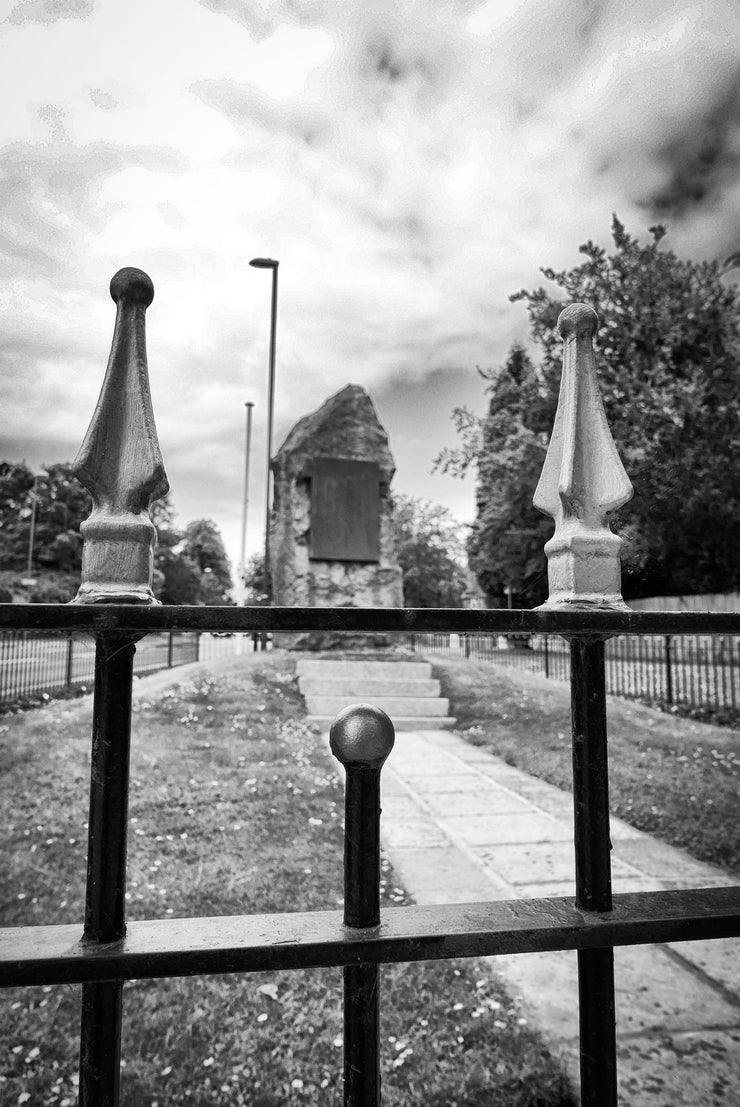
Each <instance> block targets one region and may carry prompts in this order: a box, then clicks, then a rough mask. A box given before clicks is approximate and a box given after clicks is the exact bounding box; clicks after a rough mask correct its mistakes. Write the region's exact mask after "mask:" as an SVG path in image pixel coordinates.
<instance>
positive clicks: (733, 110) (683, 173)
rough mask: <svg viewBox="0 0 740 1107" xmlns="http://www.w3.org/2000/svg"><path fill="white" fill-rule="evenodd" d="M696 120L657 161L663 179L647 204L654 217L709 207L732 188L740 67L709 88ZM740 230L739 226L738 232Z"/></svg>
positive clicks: (738, 139) (739, 164) (738, 156)
mask: <svg viewBox="0 0 740 1107" xmlns="http://www.w3.org/2000/svg"><path fill="white" fill-rule="evenodd" d="M713 92H714V96H713V98H712V101H711V102H710V103H709V104H707V105H706V107H705V109H704V111H703V112H702V114H701V116H700V117H699V119H698V120H691V121H690V123H688V125H687V126H686V127H685V128H684V129H683V131H682V132H681V133H680V134H678V135H675V136H672V137H671V139H670V141H668V142H666V144H665V145H664V146H663V147H662V148H660V149H659V150H658V152H657V158H658V160H659V162H660V163H661V165H662V166H663V167H664V169H665V172H666V176H667V180H666V182H665V183H664V184H663V185H662V186H661V188H660V189H659V190H658V191H657V192H655V193H654V194H653V195H651V196H649V197H648V198H647V200H646V201H645V206H646V207H647V208H649V209H651V210H652V211H653V212H654V213H655V214H656V215H668V216H670V215H677V216H684V215H686V214H687V212H688V211H689V210H690V209H692V208H695V207H697V206H699V205H702V204H712V203H713V202H714V201H715V200H717V198H718V197H719V196H720V195H721V194H722V193H723V192H724V191H725V189H726V188H728V187H731V186H735V185H736V184H737V179H738V170H739V169H740V66H738V70H737V72H736V73H735V74H734V75H733V77H732V78H731V80H730V81H729V82H728V85H727V87H726V88H723V87H721V86H720V87H719V88H717V89H715V90H713ZM737 229H738V230H740V228H737Z"/></svg>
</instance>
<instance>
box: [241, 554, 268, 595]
mask: <svg viewBox="0 0 740 1107" xmlns="http://www.w3.org/2000/svg"><path fill="white" fill-rule="evenodd" d="M244 587H245V590H246V591H245V596H244V602H245V604H247V606H249V607H265V606H266V605H268V604H269V600H270V597H269V594H268V591H267V579H266V577H265V555H264V554H263V553H257V554H252V556H251V557H250V558H248V560H247V564H246V565H245V567H244Z"/></svg>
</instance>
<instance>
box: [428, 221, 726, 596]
mask: <svg viewBox="0 0 740 1107" xmlns="http://www.w3.org/2000/svg"><path fill="white" fill-rule="evenodd" d="M665 233H666V232H665V228H663V227H661V226H656V227H652V228H650V235H651V241H650V242H648V243H647V244H640V243H639V242H638V241H637V240H636V239H635V238H633V237H632V236H631V235H629V234H628V233H627V232H626V230H625V228H624V226H623V225H622V224H621V223H620V221H619V220H618V219H617V218H616V216H615V217H614V219H613V222H612V238H613V243H614V250H613V252H612V253H607V251H606V250H604V249H602V248H601V247H599V246H596V245H595V244H594V243H593V242H587V243H586V244H585V245H583V246H581V248H580V250H581V253H582V254H583V255H585V259H586V260H585V261H584V262H583V263H582V264H581V265H579V266H577V267H575V268H573V269H569V270H562V271H555V270H553V269H543V270H542V273H543V276H545V277H546V278H547V280H549V281H551V282H553V283H554V284H555V285H556V286H557V289H558V290H559V292H560V293H561V294H562V293H564V294H565V296H564V298H563V297H562V295H557V296H555V295H552V294H551V293H550V291H548V290H546V289H545V288H543V287H540V288H537V289H535V290H534V291H526V290H522V291H520V292H517V293H515V294H514V295H513V296H512V297H511V299H512V300H521V301H522V302H524V303H525V304H526V308H527V312H528V315H529V324H530V337H531V340H532V344H533V347H534V349H535V350H536V351H537V353H538V357H537V359H536V361H535V360H533V358H531V357H530V356H529V355H528V354H527V353H526V351H525V350H524V349H523V348H522V347H521V346H519V345H515V346H514V347H513V348H512V350H511V351H510V353H509V356H508V358H507V360H506V362H505V364H504V365H503V366H501V368H500V369H498V370H493V371H489V372H485V373H483V374H482V375H483V376H484V378H485V379H486V380H487V382H488V384H487V389H486V391H487V395H488V413H487V415H486V416H485V417H484V418H483V419H482V420H477V419H476V417H475V416H473V415H472V414H471V413H470V412H469V411H467V410H465V409H457V410H456V411H455V412H454V413H453V418H454V419H455V423H456V426H457V429H458V431H459V433H460V435H461V443H460V447H459V448H458V449H457V450H450V451H444V452H443V453H442V454H440V456H439V457H438V459H437V465H438V466H439V467H440V468H442V469H443V470H445V471H448V472H452V473H457V474H458V475H462V474H463V473H464V472H465V471H466V470H467V469H468V468H469V467H470V466H471V465H475V466H476V468H477V473H478V489H477V518H476V522H475V525H474V528H473V532H472V536H471V539H470V543H469V553H470V559H471V566H472V567H473V568H474V570H475V572H476V573H477V575H478V579H479V580H480V583H481V586H482V587H483V588H484V590H485V591H486V593H487V595H488V597H489V599H490V601H491V602H493V603H500V602H501V596H502V594H503V590H504V587H505V586H506V585H507V584H509V585H511V586H512V587H513V588H514V590H515V592H517V593H518V594H519V602H521V603H522V604H534V603H539V602H541V601H542V600H543V599H544V598H545V596H546V594H547V584H546V581H547V573H546V562H545V556H544V553H543V552H542V545H543V544H544V541H545V540H546V538H547V537H549V535H550V534H551V533H552V523H551V521H550V520H548V519H543V517H542V516H540V515H539V514H538V513H537V512H536V511H535V509H534V508H533V507H532V504H531V500H532V495H533V493H534V489H535V487H536V484H537V480H538V479H539V474H540V471H541V468H542V463H543V461H544V456H545V451H546V446H547V441H548V438H549V434H550V431H551V429H552V421H553V417H554V413H555V408H556V406H557V396H558V388H559V381H560V370H561V358H562V348H561V340H560V338H559V336H558V334H557V330H556V323H557V318H558V315H559V313H560V311H561V310H562V309H563V307H564V306H566V305H567V304H568V303H572V302H575V301H581V302H585V303H588V304H590V305H591V306H592V307H593V308H594V309H595V310H596V312H597V314H598V316H599V319H600V327H599V331H598V335H597V368H598V375H599V381H600V385H601V392H602V395H603V398H604V406H605V408H606V414H607V419H608V420H609V424H610V426H611V429H612V433H613V435H614V438H615V441H616V443H617V446H618V448H619V451H620V453H621V455H622V459H623V461H624V464H625V468H626V470H627V472H628V474H629V476H630V478H631V480H632V482H633V484H634V487H635V496H634V498H633V500H632V501H630V503H629V504H627V505H626V506H625V507H624V508H622V509H621V511H620V512H619V513H617V515H616V516H615V518H614V520H613V522H614V529H615V530H616V531H618V532H619V533H621V534H622V535H623V537H624V538H625V539H626V544H625V548H624V554H623V591H624V594H625V596H626V597H628V598H630V597H637V596H648V595H661V594H680V593H686V594H688V593H701V592H710V591H722V590H727V589H733V588H738V587H740V559H738V557H737V553H736V551H737V549H738V548H739V546H738V543H739V542H740V451H738V448H737V443H738V441H740V416H739V414H738V407H739V404H738V399H739V392H740V368H739V364H738V363H739V359H740V292H739V291H738V288H737V287H736V286H734V285H732V284H729V283H725V282H723V280H722V274H723V271H724V270H725V269H726V268H728V263H725V264H724V265H723V263H720V262H692V261H684V260H681V259H679V258H678V257H677V256H676V255H675V254H674V253H673V252H672V251H670V250H666V249H663V248H661V241H662V239H663V238H664V236H665Z"/></svg>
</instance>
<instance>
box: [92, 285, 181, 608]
mask: <svg viewBox="0 0 740 1107" xmlns="http://www.w3.org/2000/svg"><path fill="white" fill-rule="evenodd" d="M110 294H111V296H112V298H113V299H114V300H115V302H116V307H117V310H116V324H115V330H114V333H113V345H112V347H111V352H110V358H109V361H108V369H107V371H106V374H105V379H104V381H103V387H102V389H101V392H100V397H99V399H98V403H97V407H96V408H95V413H94V415H93V417H92V422H91V423H90V426H89V428H88V431H87V434H86V435H85V440H84V442H83V443H82V446H81V447H80V452H79V453H78V455H77V458H76V460H75V463H74V470H75V473H76V475H77V477H78V479H79V480H80V481H81V482H82V484H84V485H85V487H86V488H87V489H88V490H89V491H90V493H91V494H92V498H93V509H92V513H91V515H90V518H89V519H87V520H86V521H85V522H84V523H83V524H82V526H81V528H80V530H81V532H82V535H83V537H84V539H85V543H84V547H83V554H82V583H81V584H80V588H79V591H78V593H77V596H76V598H75V602H76V603H86V604H87V603H92V604H94V603H107V602H117V603H136V604H153V603H156V602H157V601H156V600H155V598H154V595H153V593H152V588H151V585H152V546H153V543H154V539H155V537H156V532H155V529H154V525H153V523H152V521H151V519H150V518H149V505H150V504H151V502H152V500H156V499H159V497H160V496H164V495H165V493H166V492H167V490H168V488H169V484H168V483H167V477H166V476H165V471H164V465H163V462H162V455H161V453H160V450H159V442H158V441H157V431H156V427H155V425H154V414H153V412H152V401H151V395H150V392H149V375H148V371H147V361H146V338H145V322H144V317H145V312H146V309H147V307H148V306H149V304H151V302H152V299H153V297H154V287H153V285H152V282H151V280H150V279H149V277H148V276H147V275H146V273H143V272H142V271H141V270H140V269H121V270H119V271H118V273H116V275H115V276H114V277H113V280H112V281H111V284H110Z"/></svg>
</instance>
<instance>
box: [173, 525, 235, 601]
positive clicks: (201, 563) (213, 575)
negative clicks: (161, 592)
mask: <svg viewBox="0 0 740 1107" xmlns="http://www.w3.org/2000/svg"><path fill="white" fill-rule="evenodd" d="M179 553H180V554H181V556H182V557H184V558H185V559H186V560H187V561H189V562H190V563H191V564H192V565H193V566H194V567H195V569H196V570H197V572H198V574H199V576H200V599H199V600H198V601H197V602H199V603H203V604H229V603H233V600H232V599H231V597H230V596H229V592H230V590H231V588H232V581H231V568H230V566H229V559H228V557H227V555H226V549H225V547H224V543H223V539H222V537H221V532H220V531H219V529H218V527H217V526H216V524H215V523H214V522H213V520H212V519H194V520H193V522H192V523H188V525H187V527H186V528H185V535H184V538H183V540H182V544H181V546H180V547H179Z"/></svg>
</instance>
